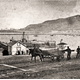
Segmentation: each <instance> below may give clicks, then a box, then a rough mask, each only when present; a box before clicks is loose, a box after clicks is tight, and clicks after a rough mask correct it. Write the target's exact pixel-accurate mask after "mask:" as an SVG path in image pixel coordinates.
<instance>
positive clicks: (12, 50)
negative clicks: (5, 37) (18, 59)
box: [8, 41, 29, 55]
mask: <svg viewBox="0 0 80 80" xmlns="http://www.w3.org/2000/svg"><path fill="white" fill-rule="evenodd" d="M8 52H9V54H10V55H21V54H29V49H28V48H27V45H24V44H23V43H22V42H21V41H12V42H10V43H9V44H8Z"/></svg>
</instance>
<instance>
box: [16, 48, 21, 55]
mask: <svg viewBox="0 0 80 80" xmlns="http://www.w3.org/2000/svg"><path fill="white" fill-rule="evenodd" d="M20 52H21V47H17V53H18V55H20Z"/></svg>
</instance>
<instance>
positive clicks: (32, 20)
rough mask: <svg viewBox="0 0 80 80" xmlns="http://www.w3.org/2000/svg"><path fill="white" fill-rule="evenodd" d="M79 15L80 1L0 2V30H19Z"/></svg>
mask: <svg viewBox="0 0 80 80" xmlns="http://www.w3.org/2000/svg"><path fill="white" fill-rule="evenodd" d="M79 14H80V0H0V29H10V28H11V29H13V28H14V29H20V28H24V27H26V26H28V25H30V24H37V23H42V22H44V21H46V20H54V19H58V18H66V17H69V16H74V15H79Z"/></svg>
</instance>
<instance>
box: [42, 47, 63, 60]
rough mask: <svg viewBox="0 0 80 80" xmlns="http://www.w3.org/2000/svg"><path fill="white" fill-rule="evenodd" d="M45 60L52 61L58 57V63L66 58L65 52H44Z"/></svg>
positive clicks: (52, 50) (54, 50) (53, 50)
mask: <svg viewBox="0 0 80 80" xmlns="http://www.w3.org/2000/svg"><path fill="white" fill-rule="evenodd" d="M42 53H43V56H44V58H46V57H50V58H51V59H52V60H54V58H55V57H56V59H57V60H58V61H60V60H61V59H63V58H64V51H62V50H59V49H51V50H42Z"/></svg>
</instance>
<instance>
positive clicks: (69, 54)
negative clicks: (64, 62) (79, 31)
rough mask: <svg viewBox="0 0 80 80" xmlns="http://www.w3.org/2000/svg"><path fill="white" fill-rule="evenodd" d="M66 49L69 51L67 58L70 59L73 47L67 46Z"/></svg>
mask: <svg viewBox="0 0 80 80" xmlns="http://www.w3.org/2000/svg"><path fill="white" fill-rule="evenodd" d="M65 51H67V52H68V54H67V59H68V60H70V59H71V49H70V48H69V46H68V47H67V49H66V50H65Z"/></svg>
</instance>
